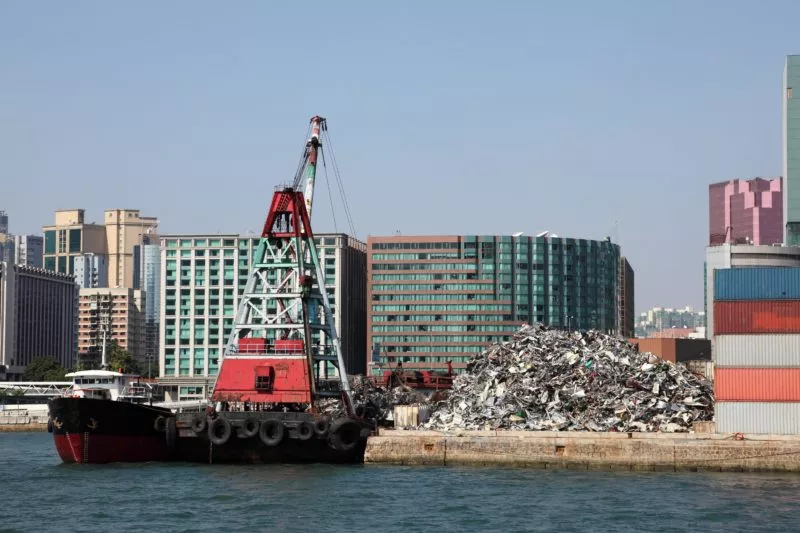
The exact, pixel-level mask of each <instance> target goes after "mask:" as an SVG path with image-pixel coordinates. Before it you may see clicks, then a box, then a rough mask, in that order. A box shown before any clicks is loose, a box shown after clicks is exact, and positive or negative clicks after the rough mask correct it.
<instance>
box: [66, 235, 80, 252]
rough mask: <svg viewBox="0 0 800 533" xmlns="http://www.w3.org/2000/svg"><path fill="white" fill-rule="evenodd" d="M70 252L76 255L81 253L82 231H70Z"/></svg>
mask: <svg viewBox="0 0 800 533" xmlns="http://www.w3.org/2000/svg"><path fill="white" fill-rule="evenodd" d="M69 251H70V253H76V252H80V251H81V230H79V229H71V230H69Z"/></svg>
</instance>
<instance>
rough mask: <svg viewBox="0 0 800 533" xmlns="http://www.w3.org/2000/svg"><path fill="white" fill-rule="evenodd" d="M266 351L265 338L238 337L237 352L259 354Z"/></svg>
mask: <svg viewBox="0 0 800 533" xmlns="http://www.w3.org/2000/svg"><path fill="white" fill-rule="evenodd" d="M266 351H267V339H263V338H245V339H239V353H252V354H261V353H265V352H266Z"/></svg>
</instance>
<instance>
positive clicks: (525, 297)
mask: <svg viewBox="0 0 800 533" xmlns="http://www.w3.org/2000/svg"><path fill="white" fill-rule="evenodd" d="M367 249H368V253H369V256H368V259H367V275H368V283H369V288H368V290H367V294H368V298H369V309H368V311H367V321H368V322H367V327H368V337H367V343H368V346H369V349H370V366H371V371H370V372H371V373H372V374H380V373H381V372H382V371H383V370H384V369H386V368H391V367H393V366H394V365H396V364H397V363H402V364H403V367H404V368H405V369H429V368H444V367H446V366H447V364H448V363H451V364H452V366H453V368H454V370H455V371H460V370H461V369H463V368H464V367H465V366H466V363H467V361H468V360H469V358H470V357H472V356H473V355H475V354H476V353H478V352H480V351H482V350H483V349H485V348H486V347H487V346H488V345H490V344H491V343H494V342H498V341H504V340H507V339H508V338H509V336H510V335H511V334H512V333H513V332H515V331H517V330H518V329H519V327H520V325H521V324H523V323H533V322H537V323H543V324H548V325H550V326H554V327H562V328H578V329H599V330H603V331H607V332H618V331H619V329H620V324H619V323H618V321H619V319H620V313H619V309H618V307H619V305H620V304H619V301H618V300H619V297H620V294H621V292H622V291H620V287H619V282H620V278H621V277H622V276H621V275H620V264H621V259H620V248H619V246H618V245H616V244H613V243H612V242H610V240H603V241H595V240H587V239H572V238H563V237H557V236H555V235H548V234H546V233H545V234H541V235H539V236H536V237H532V236H524V235H514V236H499V235H495V236H477V235H461V236H459V235H446V236H392V237H369V239H368V241H367ZM630 274H632V269H631V270H630ZM629 277H630V279H631V284H630V286H629V287H628V288H629V289H630V290H628V291H625V297H626V299H627V300H628V302H629V304H628V305H629V306H630V307H632V305H633V304H632V302H633V290H632V281H633V279H632V278H633V276H632V275H630V276H629ZM630 307H629V308H630Z"/></svg>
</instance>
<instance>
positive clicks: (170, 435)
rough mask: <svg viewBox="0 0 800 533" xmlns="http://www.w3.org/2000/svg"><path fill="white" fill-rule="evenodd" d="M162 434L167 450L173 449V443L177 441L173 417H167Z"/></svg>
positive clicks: (176, 427)
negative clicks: (164, 437) (165, 440)
mask: <svg viewBox="0 0 800 533" xmlns="http://www.w3.org/2000/svg"><path fill="white" fill-rule="evenodd" d="M164 434H165V436H166V439H167V450H169V451H174V450H175V445H176V444H177V443H178V426H177V424H176V422H175V419H174V418H173V417H170V418H168V419H167V423H166V426H165V427H164Z"/></svg>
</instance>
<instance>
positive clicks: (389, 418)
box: [320, 376, 428, 426]
mask: <svg viewBox="0 0 800 533" xmlns="http://www.w3.org/2000/svg"><path fill="white" fill-rule="evenodd" d="M350 388H351V391H352V396H353V405H354V406H355V412H356V415H358V416H363V417H364V418H366V419H369V420H375V422H376V423H377V424H378V425H379V426H391V425H392V424H393V420H394V407H395V406H396V405H413V404H423V405H425V404H427V402H428V400H427V399H426V396H425V395H424V394H422V393H420V392H419V391H417V390H415V389H413V388H410V387H408V386H405V385H400V386H397V387H393V388H385V387H381V386H380V385H377V384H376V383H375V380H373V379H369V378H367V377H365V376H352V377H351V378H350ZM320 408H321V410H322V411H323V412H324V413H326V414H329V415H331V416H333V415H336V416H339V415H340V414H341V413H343V412H344V410H343V407H342V404H341V402H340V401H339V400H338V399H335V398H328V399H324V400H320Z"/></svg>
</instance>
